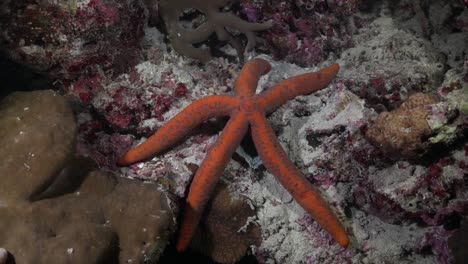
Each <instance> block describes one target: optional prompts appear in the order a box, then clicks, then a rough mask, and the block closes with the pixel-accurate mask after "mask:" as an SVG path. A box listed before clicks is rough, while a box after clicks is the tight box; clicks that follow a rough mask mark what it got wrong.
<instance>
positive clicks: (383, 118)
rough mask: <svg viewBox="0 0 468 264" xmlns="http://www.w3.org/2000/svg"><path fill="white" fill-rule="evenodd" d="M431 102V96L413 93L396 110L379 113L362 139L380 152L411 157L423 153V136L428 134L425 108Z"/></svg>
mask: <svg viewBox="0 0 468 264" xmlns="http://www.w3.org/2000/svg"><path fill="white" fill-rule="evenodd" d="M435 103H437V99H435V98H434V97H432V96H431V95H428V94H423V93H417V94H413V95H412V96H410V97H409V98H408V100H407V101H405V102H404V103H403V104H402V105H401V106H400V107H399V108H398V109H396V110H394V111H392V112H382V113H381V114H380V115H379V117H378V118H377V120H376V122H375V124H374V125H373V126H372V127H371V128H370V129H369V130H368V131H367V133H366V137H367V138H368V139H369V141H370V142H371V143H372V144H373V145H375V146H377V147H379V148H380V150H381V151H382V152H384V153H389V154H396V153H399V154H401V155H402V156H403V157H406V158H414V157H416V156H417V154H420V153H421V152H422V151H423V141H424V137H427V136H429V134H430V133H431V128H430V127H429V125H428V123H427V121H426V116H427V115H428V113H429V112H428V111H427V110H426V106H427V105H430V104H435Z"/></svg>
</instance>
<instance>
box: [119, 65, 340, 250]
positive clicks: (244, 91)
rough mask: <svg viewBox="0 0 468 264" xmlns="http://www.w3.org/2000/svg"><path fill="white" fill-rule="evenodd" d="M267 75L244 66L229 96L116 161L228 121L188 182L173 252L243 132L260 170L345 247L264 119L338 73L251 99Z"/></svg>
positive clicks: (299, 80) (140, 156)
mask: <svg viewBox="0 0 468 264" xmlns="http://www.w3.org/2000/svg"><path fill="white" fill-rule="evenodd" d="M270 70H271V65H270V64H269V63H268V62H267V61H266V60H264V59H260V58H255V59H252V60H250V61H248V62H247V63H246V64H245V65H244V67H243V68H242V70H241V72H240V73H239V77H238V78H237V80H236V83H235V86H234V90H235V95H234V96H208V97H205V98H203V99H200V100H198V101H196V102H194V103H192V104H191V105H189V106H188V107H186V108H185V109H184V110H183V111H182V112H180V113H179V114H177V115H176V116H175V117H174V118H173V119H171V120H170V121H169V122H168V123H167V124H165V125H164V126H163V127H161V128H160V129H159V130H158V131H157V132H156V133H155V134H154V135H152V136H151V137H150V138H148V140H146V141H145V142H144V143H143V144H140V145H138V146H136V147H135V148H133V149H131V150H129V151H128V152H127V153H125V155H124V156H123V157H122V158H121V159H119V160H118V164H119V165H121V166H128V165H131V164H135V163H138V162H141V161H145V160H148V159H151V158H153V157H154V156H155V155H158V154H160V153H161V152H163V151H165V150H167V149H168V148H169V147H171V146H172V145H174V144H175V143H177V142H179V141H180V140H181V139H182V138H184V137H185V136H187V135H188V134H189V133H190V132H191V131H192V130H193V129H194V128H195V127H196V126H199V125H200V124H201V123H203V122H205V121H207V120H208V119H210V118H213V117H220V116H229V117H230V119H229V121H228V123H227V124H226V126H225V128H224V130H223V132H222V133H221V135H220V137H219V139H218V140H217V141H216V142H215V144H214V145H213V146H212V148H211V149H210V151H209V152H208V154H207V157H206V160H205V161H204V162H203V163H202V164H201V166H200V168H199V169H198V170H197V173H196V174H195V176H194V180H193V182H192V184H191V187H190V192H189V194H188V196H187V199H186V207H185V216H184V221H183V223H182V227H181V231H180V235H179V240H178V242H177V250H178V251H180V252H182V251H185V250H186V248H187V246H188V245H189V243H190V241H191V239H192V237H193V234H194V232H195V230H196V226H197V225H198V222H199V221H200V218H201V215H202V213H203V210H204V208H205V206H206V204H207V202H208V199H209V197H210V194H211V192H212V191H213V190H214V188H215V186H216V184H217V182H218V180H219V178H220V176H221V174H222V172H223V170H224V168H225V167H226V165H227V163H229V160H230V159H231V156H232V155H233V154H234V152H235V149H236V148H237V146H238V145H240V143H241V141H242V138H243V137H244V135H245V134H246V133H247V131H248V128H250V130H251V134H252V139H253V142H254V144H255V148H256V150H257V151H258V154H259V155H260V158H261V159H262V161H263V163H264V165H265V167H266V168H267V169H268V170H269V171H271V173H273V175H274V176H275V177H276V178H277V179H278V181H279V182H280V183H281V184H282V185H283V186H284V187H285V188H286V189H287V190H288V191H289V192H290V193H291V195H292V196H293V197H294V199H295V200H296V201H297V202H298V203H299V204H300V205H301V206H302V207H303V208H304V209H305V210H306V211H307V212H308V213H309V214H310V215H311V216H312V217H313V218H314V220H315V221H317V222H318V223H319V224H320V225H321V226H322V227H323V228H324V229H325V230H326V231H327V232H329V233H330V234H331V235H332V236H333V238H334V239H335V240H336V241H337V242H338V243H339V244H340V245H341V246H343V247H347V246H348V244H349V238H348V236H347V234H346V232H345V230H344V228H343V226H342V225H341V224H340V222H339V221H338V219H337V218H336V216H335V215H334V214H333V211H332V210H330V208H329V207H328V205H327V202H326V201H325V200H324V199H323V198H322V197H321V196H320V193H319V192H318V190H317V189H316V188H315V187H314V186H313V185H311V184H310V182H309V181H307V180H306V179H305V178H304V176H303V175H302V174H301V172H300V171H299V170H297V169H295V167H294V164H293V163H292V162H291V161H290V160H289V159H288V157H287V155H286V153H285V152H284V150H283V149H282V148H281V145H279V143H278V141H277V139H276V138H275V134H274V131H273V130H272V128H271V126H270V125H269V124H268V122H267V119H266V117H265V114H266V113H270V112H272V111H274V110H275V109H276V108H278V107H280V106H281V105H283V104H284V103H286V102H287V101H289V100H292V99H294V98H295V97H297V96H300V95H309V94H311V93H314V92H316V91H318V90H322V89H324V88H326V87H327V86H328V85H329V84H330V82H331V81H332V80H333V78H334V77H335V76H336V74H337V73H338V71H339V65H338V64H333V65H331V66H328V67H326V68H323V69H321V70H320V71H317V72H309V73H305V74H301V75H298V76H294V77H291V78H288V79H286V80H283V81H281V82H279V83H278V84H275V86H273V87H272V88H271V89H269V90H268V91H266V92H264V93H262V94H259V95H257V94H256V93H255V91H256V88H257V84H258V81H259V79H260V77H261V76H262V75H264V74H266V73H268V72H269V71H270Z"/></svg>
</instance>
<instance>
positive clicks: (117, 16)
mask: <svg viewBox="0 0 468 264" xmlns="http://www.w3.org/2000/svg"><path fill="white" fill-rule="evenodd" d="M52 2H53V3H52ZM56 2H57V1H38V0H27V1H9V2H8V3H6V4H4V5H3V6H2V8H3V10H2V15H1V16H0V27H2V32H1V33H0V40H2V43H3V45H4V46H3V50H4V51H5V53H6V54H7V55H8V56H9V57H10V58H12V59H13V60H14V61H17V62H20V63H26V64H27V65H29V66H31V67H33V68H34V69H36V70H38V71H41V72H47V74H48V75H49V76H53V77H55V78H59V79H61V80H63V79H74V78H76V77H77V76H80V75H84V74H88V75H92V74H95V73H96V72H97V71H98V70H108V69H112V71H113V73H119V72H122V71H125V70H126V69H128V67H130V66H132V64H136V63H137V61H138V57H139V54H140V50H139V46H138V45H139V41H140V39H141V38H142V37H143V25H144V16H143V7H142V5H141V4H140V3H138V2H137V1H122V0H90V1H82V0H78V1H74V4H69V5H68V4H67V5H65V4H60V3H58V2H57V3H56Z"/></svg>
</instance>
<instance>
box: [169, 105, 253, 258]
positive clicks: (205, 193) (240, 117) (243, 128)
mask: <svg viewBox="0 0 468 264" xmlns="http://www.w3.org/2000/svg"><path fill="white" fill-rule="evenodd" d="M247 128H248V121H247V117H246V114H245V113H242V112H238V113H237V114H234V115H233V116H232V117H231V119H230V120H229V121H228V123H227V124H226V127H225V128H224V130H223V132H222V133H221V135H220V136H219V138H218V140H216V143H215V144H214V145H213V147H211V149H210V151H209V152H208V154H207V155H206V158H205V160H204V161H203V163H202V164H201V166H200V168H199V169H198V170H197V173H196V174H195V176H194V178H193V181H192V184H191V185H190V191H189V194H188V197H187V204H186V208H185V215H184V220H183V222H182V226H181V230H180V234H179V240H178V242H177V246H176V248H177V251H179V252H182V251H185V250H186V249H187V247H188V245H189V244H190V241H191V240H192V236H193V234H194V232H195V230H196V228H197V225H198V222H199V221H200V217H201V215H202V213H203V209H204V207H205V205H206V203H207V202H208V200H209V198H210V194H211V193H212V192H213V190H214V188H215V186H216V184H217V182H218V180H219V178H220V177H221V174H222V172H223V170H224V168H225V167H226V165H227V164H228V162H229V161H230V159H231V156H232V154H233V153H234V151H235V150H236V148H237V147H238V146H239V144H240V142H241V140H242V138H243V137H244V135H245V133H246V132H247Z"/></svg>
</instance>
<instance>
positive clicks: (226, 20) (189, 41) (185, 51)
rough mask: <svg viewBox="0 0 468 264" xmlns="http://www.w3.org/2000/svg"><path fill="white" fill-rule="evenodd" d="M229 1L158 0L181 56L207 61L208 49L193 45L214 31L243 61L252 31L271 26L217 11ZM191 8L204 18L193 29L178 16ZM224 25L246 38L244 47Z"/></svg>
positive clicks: (251, 42) (252, 39)
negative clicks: (183, 23)
mask: <svg viewBox="0 0 468 264" xmlns="http://www.w3.org/2000/svg"><path fill="white" fill-rule="evenodd" d="M229 2H230V1H229V0H216V1H212V0H202V1H191V0H160V1H159V9H160V13H161V16H162V18H163V19H164V21H165V23H166V28H167V31H168V33H169V39H170V41H171V44H172V47H174V49H175V50H176V51H177V52H178V53H180V54H182V55H185V56H188V57H191V58H195V59H198V60H201V61H207V60H209V59H210V58H211V54H210V51H209V50H208V49H205V48H197V47H194V46H193V44H196V43H200V42H203V41H205V40H207V39H208V38H209V37H210V35H212V34H213V33H216V36H217V37H218V40H220V41H229V43H230V44H231V45H232V46H233V47H234V48H235V49H236V51H237V54H238V56H239V60H240V61H241V64H242V63H243V61H244V50H245V51H250V50H251V49H253V48H254V47H255V42H256V36H255V33H254V32H255V31H260V30H265V29H268V28H270V27H271V26H272V23H271V22H264V23H248V22H246V21H243V20H242V19H240V18H238V17H236V16H235V15H234V14H232V13H229V12H220V11H219V10H220V9H222V8H224V7H225V6H227V4H228V3H229ZM190 9H194V10H197V11H200V12H202V13H203V14H204V16H205V21H203V22H202V23H201V24H200V25H198V26H196V28H193V26H192V28H190V27H191V26H190V25H182V23H181V21H180V17H181V15H182V14H183V13H184V12H187V11H188V10H190ZM192 24H193V23H192ZM226 28H229V29H231V30H237V31H239V32H241V33H243V34H244V35H245V36H246V37H247V44H246V47H245V49H244V47H243V46H242V44H241V42H240V41H239V40H238V39H237V38H235V37H234V36H232V35H231V34H230V33H229V32H228V31H227V30H226Z"/></svg>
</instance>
